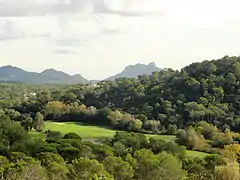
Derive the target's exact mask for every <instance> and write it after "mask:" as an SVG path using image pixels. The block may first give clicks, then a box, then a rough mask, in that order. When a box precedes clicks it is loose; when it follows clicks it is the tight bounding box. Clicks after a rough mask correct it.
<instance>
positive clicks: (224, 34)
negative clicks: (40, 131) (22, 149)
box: [0, 0, 240, 79]
mask: <svg viewBox="0 0 240 180" xmlns="http://www.w3.org/2000/svg"><path fill="white" fill-rule="evenodd" d="M239 7H240V1H239V0H201V1H200V0H196V1H195V0H181V1H179V0H0V65H8V64H10V65H14V66H18V67H21V68H24V69H26V70H30V71H37V72H40V71H42V70H43V69H46V68H55V69H57V70H62V71H65V72H67V73H70V74H75V73H79V74H81V75H83V76H84V77H86V78H89V79H103V78H106V77H107V76H110V75H113V74H116V73H118V72H119V71H121V70H122V69H123V68H124V67H125V66H126V65H129V64H136V63H150V62H156V64H157V65H158V67H161V68H167V67H170V68H173V69H179V68H181V67H183V66H185V65H187V64H189V63H191V62H194V61H202V60H210V59H215V58H221V57H222V56H224V55H239V54H240V11H239Z"/></svg>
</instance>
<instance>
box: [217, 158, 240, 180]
mask: <svg viewBox="0 0 240 180" xmlns="http://www.w3.org/2000/svg"><path fill="white" fill-rule="evenodd" d="M215 175H216V180H239V179H240V168H239V164H238V163H237V162H230V163H227V164H226V165H222V166H217V167H216V168H215Z"/></svg>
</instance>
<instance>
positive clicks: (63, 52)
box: [52, 49, 77, 55]
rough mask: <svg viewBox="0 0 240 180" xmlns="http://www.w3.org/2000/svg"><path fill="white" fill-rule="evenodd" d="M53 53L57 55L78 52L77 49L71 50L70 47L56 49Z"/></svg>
mask: <svg viewBox="0 0 240 180" xmlns="http://www.w3.org/2000/svg"><path fill="white" fill-rule="evenodd" d="M52 53H53V54H57V55H68V54H77V52H76V51H72V50H69V49H56V50H54V51H53V52H52Z"/></svg>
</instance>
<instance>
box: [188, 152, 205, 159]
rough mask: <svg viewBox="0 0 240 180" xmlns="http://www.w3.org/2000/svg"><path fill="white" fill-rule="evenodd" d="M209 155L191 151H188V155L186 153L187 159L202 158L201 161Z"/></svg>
mask: <svg viewBox="0 0 240 180" xmlns="http://www.w3.org/2000/svg"><path fill="white" fill-rule="evenodd" d="M208 155H209V154H207V153H204V152H199V151H190V150H187V153H186V156H187V158H201V159H203V158H205V157H206V156H208Z"/></svg>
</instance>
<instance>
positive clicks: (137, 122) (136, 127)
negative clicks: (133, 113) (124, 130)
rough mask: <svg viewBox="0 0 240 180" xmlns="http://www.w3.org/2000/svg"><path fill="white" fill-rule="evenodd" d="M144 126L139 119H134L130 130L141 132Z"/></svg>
mask: <svg viewBox="0 0 240 180" xmlns="http://www.w3.org/2000/svg"><path fill="white" fill-rule="evenodd" d="M142 125H143V123H142V121H140V120H139V119H134V120H132V121H131V122H130V124H129V127H128V129H129V130H132V131H135V132H138V131H140V130H141V128H142Z"/></svg>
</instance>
